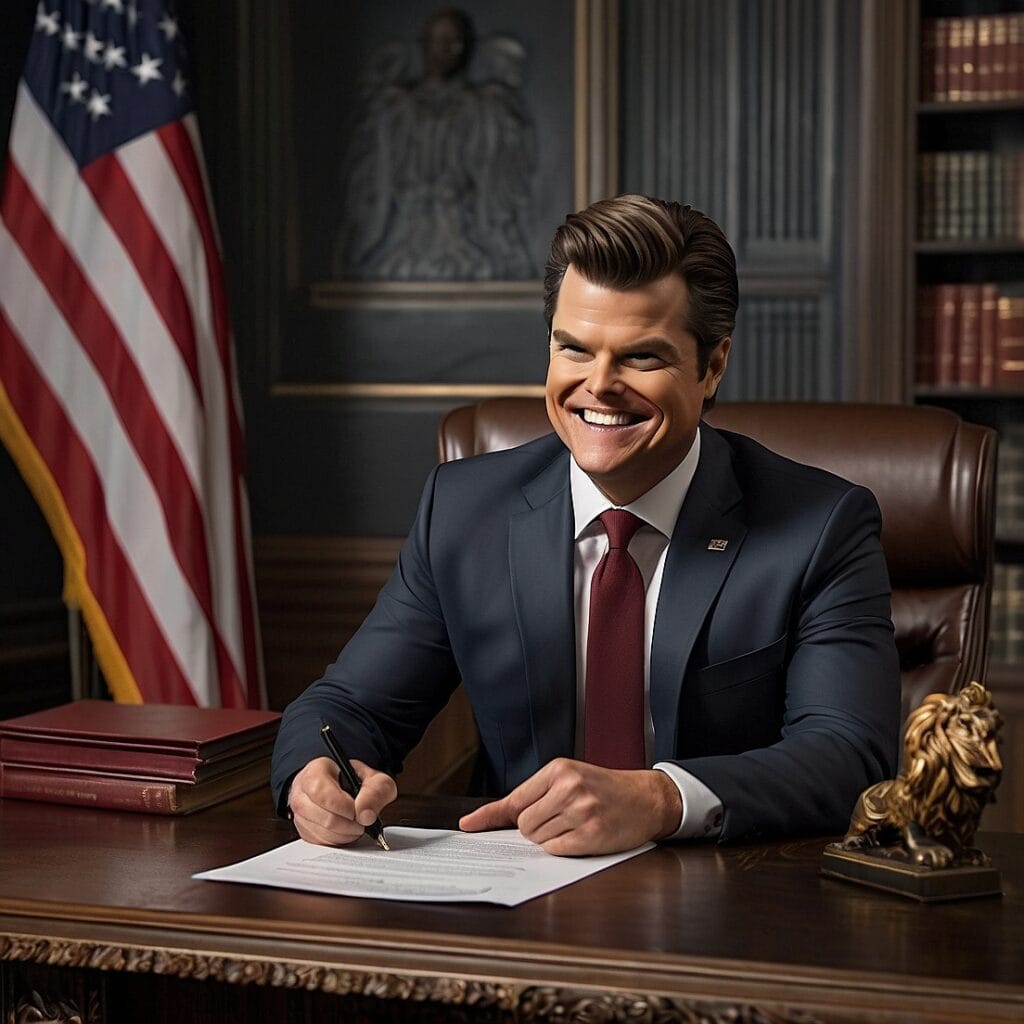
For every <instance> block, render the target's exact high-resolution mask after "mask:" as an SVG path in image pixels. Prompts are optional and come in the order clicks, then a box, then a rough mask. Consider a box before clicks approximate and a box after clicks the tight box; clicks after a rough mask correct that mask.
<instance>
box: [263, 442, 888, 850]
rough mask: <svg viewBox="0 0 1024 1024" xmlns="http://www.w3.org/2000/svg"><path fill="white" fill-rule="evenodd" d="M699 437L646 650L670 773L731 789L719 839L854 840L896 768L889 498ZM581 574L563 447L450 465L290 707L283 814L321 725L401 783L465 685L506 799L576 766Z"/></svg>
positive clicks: (278, 781)
mask: <svg viewBox="0 0 1024 1024" xmlns="http://www.w3.org/2000/svg"><path fill="white" fill-rule="evenodd" d="M700 429H701V432H702V433H701V453H700V460H699V464H698V467H697V471H696V475H695V476H694V479H693V483H692V484H691V486H690V490H689V492H688V494H687V497H686V500H685V501H684V503H683V506H682V509H681V510H680V513H679V518H678V520H677V522H676V527H675V530H674V532H673V534H672V538H671V542H670V545H669V550H668V555H667V560H666V564H665V570H664V574H663V580H662V587H661V593H660V596H659V601H658V610H657V615H656V620H655V626H654V637H653V641H652V647H651V666H650V704H651V714H652V717H653V720H654V723H655V739H654V760H655V761H675V762H677V763H678V764H680V765H681V766H682V767H683V768H685V769H686V770H687V771H689V772H691V773H692V774H693V775H695V776H696V777H698V778H699V779H701V780H703V781H704V782H705V783H706V784H707V785H708V786H709V787H710V788H711V789H712V790H713V791H714V792H715V793H716V794H717V795H718V797H719V799H720V800H721V801H722V804H723V807H724V810H725V816H724V822H723V826H722V832H721V837H720V838H721V840H722V841H730V840H736V839H748V838H757V837H760V836H766V835H772V834H785V833H794V832H806V831H817V832H827V833H836V832H841V831H843V830H845V828H846V826H847V824H848V822H849V815H850V812H851V810H852V809H853V805H854V802H855V801H856V798H857V796H858V795H859V794H860V792H861V791H862V790H863V789H865V788H866V787H867V786H869V785H871V784H872V783H874V782H877V781H878V780H879V779H882V778H888V777H891V776H892V775H893V774H894V772H895V767H896V757H897V744H898V731H899V715H900V677H899V664H898V658H897V654H896V648H895V644H894V641H893V627H892V622H891V618H890V590H889V580H888V574H887V571H886V566H885V561H884V558H883V554H882V549H881V546H880V542H879V532H880V526H881V521H880V514H879V510H878V505H877V502H876V501H875V499H874V496H873V495H872V494H871V493H870V492H869V491H867V490H866V489H864V488H862V487H858V486H855V485H853V484H851V483H849V482H847V481H845V480H842V479H840V478H838V477H836V476H833V475H831V474H829V473H825V472H823V471H821V470H817V469H812V468H810V467H807V466H803V465H800V464H797V463H795V462H792V461H790V460H788V459H784V458H782V457H780V456H778V455H776V454H774V453H772V452H769V451H768V450H767V449H765V448H763V447H762V446H761V445H759V444H757V443H756V442H754V441H753V440H751V439H750V438H747V437H744V436H742V435H739V434H733V433H729V432H726V431H717V430H715V429H713V428H711V427H710V426H708V425H707V424H705V423H702V424H701V428H700ZM712 539H715V540H720V541H725V542H726V544H725V547H724V550H709V546H708V545H709V541H711V540H712ZM719 546H720V545H719ZM572 578H573V517H572V499H571V494H570V488H569V453H568V451H567V450H566V448H565V447H564V446H563V444H562V443H561V441H560V440H559V439H558V438H557V437H556V436H555V435H553V434H552V435H548V436H547V437H543V438H541V439H540V440H537V441H534V442H531V443H530V444H526V445H523V446H522V447H520V448H516V449H513V450H511V451H506V452H499V453H495V454H491V455H483V456H479V457H476V458H472V459H465V460H461V461H457V462H451V463H447V464H444V465H441V466H439V467H438V468H437V469H435V470H434V472H433V473H432V474H431V476H430V478H429V480H428V482H427V484H426V488H425V490H424V494H423V498H422V501H421V503H420V508H419V512H418V514H417V517H416V521H415V523H414V525H413V528H412V531H411V533H410V535H409V537H408V539H407V541H406V543H405V545H404V546H403V548H402V551H401V554H400V556H399V560H398V564H397V566H396V568H395V570H394V573H393V574H392V576H391V578H390V579H389V581H388V582H387V584H386V585H385V587H384V588H383V590H382V591H381V593H380V596H379V598H378V600H377V603H376V605H375V607H374V608H373V610H372V611H371V613H370V614H369V616H368V617H367V619H366V621H365V622H364V624H363V625H362V626H361V627H360V629H359V630H358V632H357V633H356V635H355V636H354V637H353V638H352V640H351V641H350V642H349V643H348V645H347V646H346V647H345V649H344V650H343V651H342V653H341V655H340V656H339V657H338V660H337V661H336V662H334V664H332V665H331V666H329V667H328V669H327V670H326V672H325V674H324V676H323V678H321V679H320V680H318V681H317V682H316V683H314V684H313V685H312V686H311V687H310V688H309V689H308V690H307V691H306V692H305V693H304V694H303V695H302V696H301V697H299V698H298V700H296V701H295V702H293V703H292V704H291V705H290V706H289V707H288V708H287V710H286V713H285V716H284V720H283V722H282V724H281V730H280V734H279V737H278V741H277V745H276V748H275V752H274V766H273V779H272V782H273V786H274V796H275V800H276V801H277V806H278V808H279V809H281V810H283V809H284V802H285V800H286V797H287V786H288V784H289V783H290V780H291V778H292V776H294V774H295V773H296V772H297V771H298V770H299V769H300V768H301V767H303V765H305V764H306V763H307V762H308V761H309V760H310V759H312V758H314V757H318V756H322V755H323V749H322V747H321V745H320V740H319V736H318V731H319V723H320V718H321V717H323V718H325V719H326V720H327V721H329V722H330V723H331V726H332V728H333V729H335V730H336V732H337V733H338V734H339V736H340V738H341V740H342V742H343V744H344V746H345V747H346V748H347V750H348V753H349V755H350V756H351V757H357V758H360V759H361V760H363V761H365V762H367V763H368V764H371V765H373V766H375V767H378V768H381V769H384V770H386V771H390V772H397V771H398V770H399V768H400V766H401V763H402V759H403V758H404V757H405V755H406V754H407V753H408V751H409V750H410V749H411V748H412V747H413V746H414V744H415V743H416V742H417V741H418V740H419V738H420V736H421V735H422V733H423V731H424V729H425V728H426V726H427V724H428V723H429V722H430V720H431V719H432V718H433V717H434V715H436V714H437V712H438V711H439V710H440V709H441V708H442V707H443V706H444V704H445V703H446V702H447V700H448V698H449V696H450V695H451V693H452V691H453V690H454V688H455V687H456V686H457V685H458V684H459V682H460V681H461V682H462V683H464V684H465V687H466V690H467V693H468V696H469V699H470V701H471V703H472V706H473V712H474V715H475V718H476V722H477V726H478V727H479V731H480V738H481V744H482V752H483V757H484V762H485V766H486V774H487V783H488V788H489V790H490V792H492V793H493V794H495V795H499V794H504V793H507V792H508V791H509V790H510V789H512V788H513V787H514V786H516V785H517V784H518V783H520V782H522V781H523V780H524V779H526V778H527V777H528V776H530V775H531V774H533V773H534V772H536V771H537V770H538V769H539V768H541V767H542V766H543V765H544V764H546V763H547V762H548V761H550V760H551V759H552V758H555V757H559V756H566V757H571V756H573V750H574V729H575V721H576V709H575V703H576V667H575V651H576V646H575V625H574V615H573V584H572Z"/></svg>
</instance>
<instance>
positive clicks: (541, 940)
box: [0, 792, 1024, 1021]
mask: <svg viewBox="0 0 1024 1024" xmlns="http://www.w3.org/2000/svg"><path fill="white" fill-rule="evenodd" d="M459 809H460V808H459V807H458V806H456V804H455V802H453V801H447V802H436V801H417V800H415V799H413V800H408V799H407V800H404V801H400V802H399V803H398V804H397V805H395V808H393V809H392V810H391V813H390V816H389V817H388V819H387V820H388V823H392V824H398V823H402V824H424V825H437V826H450V825H451V824H452V821H453V820H454V819H455V817H456V816H457V813H458V810H459ZM292 838H294V832H293V831H292V829H291V826H290V825H289V824H288V823H287V822H284V821H281V820H279V819H277V818H275V817H274V815H273V812H272V808H271V804H270V798H269V795H268V794H267V793H265V792H259V793H254V794H251V795H250V796H248V797H244V798H242V799H240V800H236V801H234V802H232V803H229V804H226V805H222V806H220V807H217V808H212V809H210V810H208V811H204V812H200V813H198V814H195V815H191V816H188V817H183V818H171V817H160V816H154V815H141V814H129V813H121V812H116V811H102V810H89V809H84V808H75V807H63V806H59V805H49V804H36V803H31V802H26V801H18V800H0V960H9V961H24V962H30V961H34V962H39V963H43V962H48V963H54V962H61V963H66V964H69V965H72V966H73V965H76V964H77V965H79V966H81V965H87V966H90V967H100V968H103V969H109V970H121V971H132V970H138V971H157V970H161V971H163V972H164V973H167V972H172V973H173V972H177V973H178V974H179V975H181V976H183V977H214V978H220V979H221V980H229V981H230V980H236V981H241V982H255V983H257V984H266V985H274V986H291V987H303V988H307V989H320V990H336V991H369V986H370V982H371V980H372V981H373V984H374V985H376V991H378V992H379V993H380V994H381V995H384V996H388V997H398V998H417V999H421V998H426V999H428V1000H431V999H432V1000H438V1001H440V1002H446V1001H462V1000H464V999H466V998H468V995H471V996H472V998H473V999H475V1000H477V1001H478V1002H481V1003H483V1002H487V1001H490V1002H492V1003H493V1004H494V1005H496V1006H504V1007H506V1008H507V1007H513V1008H514V1007H515V1005H516V1004H517V1003H518V1004H519V1005H520V1007H522V1004H523V1000H524V999H533V1000H534V1001H536V1000H537V999H539V998H541V997H542V996H543V995H544V994H545V993H546V996H544V997H545V998H548V1000H549V1002H550V1001H551V1000H554V999H561V1000H563V1001H565V1000H569V1001H571V1000H572V999H574V998H575V999H585V998H587V997H589V996H592V995H594V994H595V993H603V994H604V996H605V997H606V998H608V999H612V1000H627V1001H628V1000H631V999H632V998H633V994H639V995H640V996H641V997H643V998H648V997H650V998H656V999H662V1000H666V1001H667V1002H666V1004H665V1005H670V1004H671V1005H674V1006H679V1007H691V1006H704V1005H706V1004H707V1005H711V1004H714V1005H715V1006H719V1007H721V1006H724V1005H726V1004H728V1005H729V1006H731V1007H735V1006H738V1005H743V1006H747V1007H760V1008H767V1009H765V1011H764V1012H766V1013H774V1014H775V1017H771V1018H770V1019H776V1020H794V1021H795V1020H803V1019H814V1020H829V1021H840V1020H842V1021H846V1020H862V1019H882V1017H884V1019H885V1020H901V1021H911V1020H914V1021H925V1020H927V1021H946V1020H948V1021H954V1020H956V1021H968V1020H969V1021H981V1020H1017V1021H1019V1020H1022V1019H1024V835H1007V834H982V835H981V836H980V837H979V841H980V844H981V845H982V846H983V848H984V849H986V851H987V852H988V853H989V854H990V855H991V856H992V858H993V861H994V862H995V865H996V867H997V868H999V870H1000V872H1001V874H1002V879H1003V890H1004V895H1003V896H1002V897H990V898H983V899H975V900H966V901H959V902H951V903H942V904H930V905H922V904H918V903H916V902H914V901H911V900H905V899H902V898H900V897H896V896H890V895H886V894H884V893H878V892H874V891H872V890H869V889H866V888H862V887H859V886H855V885H851V884H849V883H845V882H840V881H834V880H830V879H825V878H822V877H820V876H819V874H818V870H817V869H818V861H819V856H820V852H821V850H822V847H823V846H824V843H825V841H826V840H824V839H804V840H799V841H793V842H783V843H772V844H761V845H756V846H745V847H732V848H720V847H714V846H704V845H700V846H682V845H681V846H662V847H658V848H657V849H655V850H652V851H650V852H648V853H646V854H643V855H641V856H640V857H636V858H634V859H632V860H630V861H627V862H625V863H624V864H620V865H618V866H616V867H614V868H612V869H610V870H608V871H605V872H601V873H599V874H597V875H594V876H592V877H591V878H588V879H585V880H583V881H582V882H579V883H578V884H576V885H573V886H570V887H568V888H565V889H562V890H560V891H557V892H554V893H551V894H549V895H547V896H543V897H540V898H538V899H535V900H532V901H530V902H528V903H525V904H523V905H521V906H519V907H514V908H502V907H495V906H487V905H480V904H418V903H402V902H398V901H378V900H374V901H371V900H360V899H354V898H347V897H336V896H321V895H315V894H310V893H303V892H295V891H288V890H281V889H271V888H265V887H259V886H248V885H238V884H230V883H224V882H207V881H193V880H192V878H191V875H192V874H193V873H194V872H197V871H201V870H205V869H208V868H212V867H217V866H220V865H224V864H228V863H232V862H234V861H237V860H241V859H243V858H245V857H248V856H252V855H253V854H256V853H260V852H262V851H264V850H267V849H270V848H271V847H274V846H277V845H280V844H281V843H284V842H288V841H290V840H291V839H292ZM467 994H468V995H467ZM549 1009H550V1007H549ZM723 1013H724V1011H723ZM801 1014H806V1015H810V1016H809V1017H802V1016H801ZM527 1016H528V1014H527ZM544 1019H545V1020H551V1019H554V1018H553V1017H552V1016H551V1015H550V1014H549V1015H548V1016H546V1017H544ZM710 1019H718V1018H715V1017H714V1016H712V1017H711V1018H710ZM721 1019H722V1020H725V1019H727V1018H726V1017H725V1016H722V1017H721ZM730 1019H731V1018H730ZM743 1019H746V1018H743Z"/></svg>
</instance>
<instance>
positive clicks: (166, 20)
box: [157, 14, 179, 42]
mask: <svg viewBox="0 0 1024 1024" xmlns="http://www.w3.org/2000/svg"><path fill="white" fill-rule="evenodd" d="M157 28H159V29H160V31H161V32H163V34H164V38H165V39H166V40H167V42H172V41H173V40H175V39H177V38H178V31H179V30H178V22H177V21H176V20H175V19H174V18H172V17H171V16H170V15H169V14H165V15H164V16H163V20H162V21H160V22H159V23H158V24H157Z"/></svg>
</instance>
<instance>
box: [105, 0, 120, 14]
mask: <svg viewBox="0 0 1024 1024" xmlns="http://www.w3.org/2000/svg"><path fill="white" fill-rule="evenodd" d="M100 9H101V10H104V11H105V10H108V9H110V10H114V11H116V12H117V13H118V14H124V0H103V3H102V4H101V5H100Z"/></svg>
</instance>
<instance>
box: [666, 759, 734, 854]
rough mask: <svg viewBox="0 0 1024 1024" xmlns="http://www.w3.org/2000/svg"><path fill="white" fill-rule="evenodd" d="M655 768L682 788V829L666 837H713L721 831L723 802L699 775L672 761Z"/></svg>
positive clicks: (680, 827) (680, 825) (680, 790)
mask: <svg viewBox="0 0 1024 1024" xmlns="http://www.w3.org/2000/svg"><path fill="white" fill-rule="evenodd" d="M654 767H655V768H656V769H657V770H658V771H661V772H664V773H665V774H666V775H667V776H668V777H669V778H670V779H671V780H672V781H673V782H674V783H675V784H676V788H677V789H678V790H679V798H680V799H681V800H682V802H683V815H682V818H681V819H680V821H679V828H677V829H676V831H675V832H674V833H673V834H672V835H670V836H666V837H665V838H666V839H714V838H715V837H716V836H717V835H718V833H719V832H721V831H722V817H723V812H722V801H721V800H719V799H718V797H717V796H715V794H714V793H713V792H712V791H711V790H710V789H708V787H707V786H705V785H704V783H703V782H701V781H700V779H698V778H697V777H696V776H694V775H691V774H690V773H689V772H688V771H686V770H685V769H684V768H680V767H679V765H677V764H672V762H671V761H659V762H658V763H657V764H656V765H654Z"/></svg>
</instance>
